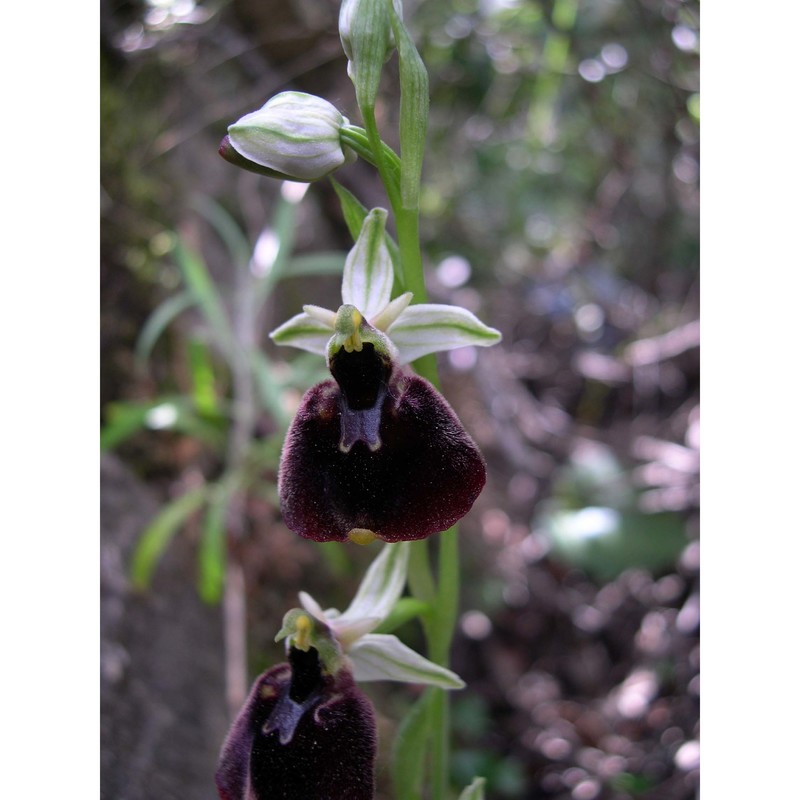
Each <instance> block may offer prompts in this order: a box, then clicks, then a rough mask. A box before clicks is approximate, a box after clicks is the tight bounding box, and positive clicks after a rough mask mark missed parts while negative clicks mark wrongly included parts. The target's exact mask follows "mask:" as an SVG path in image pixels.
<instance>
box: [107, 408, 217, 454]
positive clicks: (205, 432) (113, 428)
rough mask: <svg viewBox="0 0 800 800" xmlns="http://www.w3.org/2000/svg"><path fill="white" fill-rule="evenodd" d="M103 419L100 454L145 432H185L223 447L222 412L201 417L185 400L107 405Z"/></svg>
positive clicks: (212, 445) (211, 444)
mask: <svg viewBox="0 0 800 800" xmlns="http://www.w3.org/2000/svg"><path fill="white" fill-rule="evenodd" d="M106 420H107V421H106V423H105V425H104V426H103V430H102V432H101V433H100V448H101V449H102V450H103V451H107V450H112V449H113V448H115V447H118V446H119V445H120V444H122V442H124V441H125V440H126V439H128V438H129V437H131V436H133V435H134V434H136V433H138V432H139V431H141V430H145V429H147V430H170V431H176V432H178V433H185V434H187V435H189V436H194V437H195V438H197V439H199V440H200V441H201V442H204V443H205V444H208V445H210V446H211V447H215V448H216V447H220V446H222V444H223V441H224V435H225V427H226V421H225V419H223V417H222V414H221V412H220V413H215V414H213V415H211V414H209V415H208V416H207V417H205V418H203V417H200V416H198V414H197V413H196V411H195V409H194V407H193V404H192V403H191V402H190V401H189V400H187V398H185V397H159V398H157V399H155V400H148V401H145V402H139V401H135V400H134V401H122V402H118V403H110V404H109V405H108V407H107V408H106Z"/></svg>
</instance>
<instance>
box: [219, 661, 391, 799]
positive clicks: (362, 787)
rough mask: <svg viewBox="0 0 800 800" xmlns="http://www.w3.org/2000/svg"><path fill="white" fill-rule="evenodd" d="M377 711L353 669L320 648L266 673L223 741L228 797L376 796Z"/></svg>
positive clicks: (222, 774)
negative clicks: (329, 668) (331, 666)
mask: <svg viewBox="0 0 800 800" xmlns="http://www.w3.org/2000/svg"><path fill="white" fill-rule="evenodd" d="M376 741H377V736H376V728H375V714H374V711H373V709H372V705H371V703H370V702H369V700H368V699H367V698H366V696H365V695H364V694H363V693H362V692H361V691H360V690H359V689H358V687H357V686H356V684H355V683H354V681H353V676H352V674H351V673H350V671H349V670H348V669H347V668H346V667H342V668H341V669H340V670H339V671H338V672H337V673H336V674H335V675H331V674H327V673H326V672H325V670H324V669H323V667H322V665H321V662H320V658H319V653H318V651H317V650H316V649H315V648H314V647H308V649H307V650H303V649H300V648H298V647H290V649H289V663H287V664H279V665H278V666H276V667H272V669H269V670H267V671H266V672H264V673H263V674H262V675H261V676H259V677H258V678H257V679H256V681H255V683H254V684H253V687H252V689H251V691H250V695H249V697H248V698H247V701H246V702H245V704H244V706H243V708H242V710H241V711H240V712H239V715H238V716H237V718H236V720H235V721H234V723H233V726H232V727H231V730H230V732H229V734H228V736H227V738H226V740H225V743H224V744H223V746H222V753H221V755H220V760H219V766H218V768H217V773H216V783H217V790H218V792H219V796H220V798H221V800H343V798H348V800H371V798H372V797H374V791H375V778H374V772H375V752H376Z"/></svg>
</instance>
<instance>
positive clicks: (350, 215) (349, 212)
mask: <svg viewBox="0 0 800 800" xmlns="http://www.w3.org/2000/svg"><path fill="white" fill-rule="evenodd" d="M328 180H329V181H330V182H331V183H332V184H333V188H334V189H335V190H336V194H337V196H338V197H339V203H340V204H341V206H342V216H344V221H345V224H346V225H347V230H348V231H350V236H351V237H352V239H353V241H354V242H355V241H356V239H358V234H359V233H361V226H362V225H363V224H364V219H365V218H366V216H367V213H368V211H367V209H366V208H365V207H364V206H363V205H362V204H361V201H360V200H359V199H358V198H357V197H356V196H355V195H354V194H353V193H352V192H351V191H350V190H349V189H345V188H344V186H342V184H341V183H339V181H337V180H334V179H333V178H328Z"/></svg>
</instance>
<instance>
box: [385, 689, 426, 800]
mask: <svg viewBox="0 0 800 800" xmlns="http://www.w3.org/2000/svg"><path fill="white" fill-rule="evenodd" d="M432 699H433V690H432V689H427V690H426V691H425V693H424V694H423V695H422V696H421V697H420V698H419V700H417V702H416V703H414V705H413V706H412V707H411V710H410V711H409V712H408V714H406V716H405V718H404V719H403V721H402V722H401V723H400V727H399V728H398V731H397V735H396V736H395V739H394V745H393V746H392V761H391V772H392V786H393V787H394V794H395V798H396V800H419V798H420V797H422V786H423V781H424V777H425V769H424V768H425V756H426V755H427V754H428V751H429V739H430V734H431V730H430V713H429V712H430V707H431V702H432Z"/></svg>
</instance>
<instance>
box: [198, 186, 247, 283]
mask: <svg viewBox="0 0 800 800" xmlns="http://www.w3.org/2000/svg"><path fill="white" fill-rule="evenodd" d="M192 207H193V208H194V209H195V211H197V212H198V213H199V214H201V215H202V216H203V217H205V218H206V219H207V220H208V222H209V223H210V224H211V226H212V227H213V228H214V230H215V231H216V232H217V234H218V235H219V238H220V239H221V240H222V242H223V244H224V245H225V248H226V249H227V251H228V254H229V255H230V257H231V261H232V262H233V263H234V264H235V265H236V267H237V268H240V269H242V268H243V269H247V268H248V266H249V264H250V255H251V252H252V248H251V246H250V242H249V241H248V239H247V236H246V235H245V234H244V232H243V231H242V229H241V227H240V225H239V223H238V222H237V221H236V220H235V219H234V218H233V217H232V216H231V215H230V214H229V213H228V212H227V211H226V210H225V209H224V208H223V207H222V206H221V205H220V204H219V203H217V202H216V201H214V200H212V199H211V198H210V197H207V196H205V195H200V196H197V197H195V198H194V199H193V200H192Z"/></svg>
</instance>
